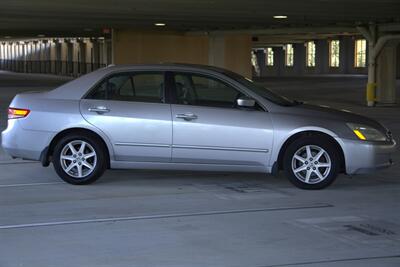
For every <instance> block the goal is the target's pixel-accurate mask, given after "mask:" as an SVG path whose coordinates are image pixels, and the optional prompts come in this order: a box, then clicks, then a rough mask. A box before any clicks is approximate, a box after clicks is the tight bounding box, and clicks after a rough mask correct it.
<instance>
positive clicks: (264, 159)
mask: <svg viewBox="0 0 400 267" xmlns="http://www.w3.org/2000/svg"><path fill="white" fill-rule="evenodd" d="M8 118H9V120H8V127H7V129H6V130H5V131H4V132H3V133H2V146H3V148H4V149H5V151H7V152H8V153H9V154H10V155H11V156H13V157H15V158H23V159H30V160H39V161H41V163H42V165H43V166H48V165H49V164H50V163H53V165H54V168H55V170H56V172H57V173H58V175H59V176H60V177H61V178H62V179H63V180H64V181H66V182H68V183H71V184H89V183H92V182H94V181H95V180H97V179H98V178H99V177H100V176H101V175H102V174H103V173H104V171H105V170H106V169H108V168H112V169H119V168H129V169H130V168H140V169H168V170H178V169H179V170H208V171H235V172H264V173H273V174H276V173H277V172H279V171H280V170H284V171H285V173H286V176H287V177H288V179H289V180H290V181H291V182H292V183H293V184H294V185H296V186H298V187H300V188H304V189H320V188H324V187H326V186H328V185H330V184H331V183H332V182H333V181H334V180H335V178H336V177H337V175H338V173H340V172H343V173H346V174H356V173H364V172H369V171H372V170H376V169H380V168H385V167H389V166H390V165H391V164H392V160H391V153H393V152H394V150H395V146H396V143H395V141H394V140H393V138H392V136H391V134H390V131H389V130H387V129H386V128H385V127H384V126H382V125H381V124H380V123H378V122H376V121H374V120H372V119H369V118H366V117H363V116H360V115H356V114H352V113H349V112H345V111H339V110H334V109H329V108H326V107H320V106H312V105H307V104H304V103H300V102H296V101H291V100H289V99H286V98H285V97H282V96H280V95H277V94H275V93H273V92H271V91H269V90H267V89H265V88H263V87H261V86H259V85H257V84H255V83H253V82H252V81H251V80H249V79H246V78H244V77H242V76H240V75H238V74H235V73H233V72H230V71H227V70H224V69H219V68H215V67H208V66H196V65H179V64H161V65H131V66H128V65H127V66H110V67H107V68H103V69H100V70H97V71H95V72H92V73H90V74H87V75H85V76H82V77H80V78H78V79H75V80H73V81H71V82H69V83H67V84H64V85H62V86H60V87H58V88H56V89H54V90H52V91H49V92H44V93H43V92H42V93H25V94H19V95H17V96H15V98H14V99H13V101H12V103H11V104H10V107H9V110H8Z"/></svg>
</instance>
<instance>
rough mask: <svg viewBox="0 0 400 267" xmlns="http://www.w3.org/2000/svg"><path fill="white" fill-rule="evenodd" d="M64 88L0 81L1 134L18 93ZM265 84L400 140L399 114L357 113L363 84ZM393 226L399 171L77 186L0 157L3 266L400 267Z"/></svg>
mask: <svg viewBox="0 0 400 267" xmlns="http://www.w3.org/2000/svg"><path fill="white" fill-rule="evenodd" d="M67 80H68V79H66V78H58V77H54V76H53V77H52V76H45V75H24V74H11V73H4V72H3V73H0V108H1V110H2V112H1V117H0V129H3V128H4V127H5V125H6V121H5V117H6V113H5V109H6V107H7V106H8V103H9V101H10V100H11V98H12V97H13V95H14V94H15V93H16V92H19V91H26V90H38V89H41V90H48V89H50V88H53V87H54V86H56V85H58V84H61V83H64V82H65V81H67ZM263 82H264V83H265V84H267V85H268V86H269V87H271V88H273V89H274V90H277V91H279V92H282V93H283V94H285V95H287V96H290V97H293V98H297V99H302V100H306V101H309V102H311V103H319V104H329V105H332V106H334V107H337V108H346V109H349V110H352V111H356V112H358V113H362V114H365V115H368V116H371V117H374V118H376V119H378V120H380V121H382V122H383V123H384V124H386V125H387V126H389V127H390V128H391V129H392V130H393V133H394V136H395V137H396V138H397V140H399V139H400V138H399V137H400V118H399V114H400V107H399V106H396V107H378V108H366V107H364V106H363V99H364V97H363V92H364V89H363V88H364V84H365V82H366V80H365V77H349V78H344V77H333V78H332V77H330V78H329V77H324V78H315V77H314V78H301V79H299V78H285V79H267V80H264V81H263ZM279 88H280V89H279ZM399 95H400V94H399ZM394 160H395V161H396V162H399V161H400V152H397V153H396V155H395V156H394ZM399 221H400V168H399V165H395V166H393V167H392V168H390V169H387V170H384V171H381V172H379V173H376V174H369V175H360V176H355V177H349V176H344V175H341V176H340V177H339V178H338V180H337V181H336V182H335V183H334V184H333V185H332V186H331V187H329V188H327V189H325V190H322V191H303V190H300V189H297V188H294V187H293V186H292V185H291V184H289V182H288V181H287V180H286V179H285V178H284V177H283V176H282V175H281V176H280V177H277V178H276V177H272V176H268V175H264V174H242V173H241V174H238V173H210V172H207V173H200V172H196V173H194V172H165V171H162V172H160V171H140V170H131V171H125V170H124V171H122V170H113V171H108V172H107V173H106V174H105V176H104V177H103V178H102V179H101V180H99V181H98V182H97V183H95V184H93V185H91V186H80V187H79V186H72V185H68V184H65V183H62V182H61V181H60V179H59V178H58V177H57V175H56V174H55V172H54V170H53V168H52V167H50V168H42V167H41V166H40V164H38V163H33V162H23V161H20V160H11V159H10V158H9V157H8V156H6V155H5V154H4V153H3V152H0V266H1V267H11V266H29V267H36V266H37V267H47V266H51V267H53V266H57V267H62V266H66V267H71V266H85V267H91V266H185V267H186V266H201V267H204V266H218V267H220V266H243V267H253V266H254V267H261V266H323V267H331V266H334V267H336V266H355V267H358V266H400V222H399Z"/></svg>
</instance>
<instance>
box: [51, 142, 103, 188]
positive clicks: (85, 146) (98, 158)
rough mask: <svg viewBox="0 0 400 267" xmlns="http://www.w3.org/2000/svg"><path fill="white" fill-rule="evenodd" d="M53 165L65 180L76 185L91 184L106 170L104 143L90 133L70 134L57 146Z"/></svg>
mask: <svg viewBox="0 0 400 267" xmlns="http://www.w3.org/2000/svg"><path fill="white" fill-rule="evenodd" d="M52 161H53V165H54V168H55V170H56V172H57V174H58V175H59V176H60V177H61V179H63V180H64V181H65V182H67V183H70V184H75V185H83V184H90V183H93V182H94V181H96V180H97V179H99V178H100V176H101V175H102V174H103V173H104V171H105V170H106V166H107V165H106V157H105V151H104V147H103V145H102V143H101V142H100V140H98V138H95V137H92V136H89V135H69V136H65V137H63V138H62V139H61V140H60V141H59V142H58V143H57V145H56V146H55V148H54V153H53V159H52Z"/></svg>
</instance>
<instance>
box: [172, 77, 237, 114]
mask: <svg viewBox="0 0 400 267" xmlns="http://www.w3.org/2000/svg"><path fill="white" fill-rule="evenodd" d="M174 77H175V88H176V95H177V101H178V104H185V105H197V106H212V107H230V108H231V107H235V106H236V99H237V98H238V97H239V96H240V95H241V93H240V92H239V91H237V90H236V89H234V88H233V87H231V86H230V85H228V84H226V83H224V82H222V81H219V80H217V79H214V78H212V77H207V76H202V75H197V74H186V73H185V74H183V73H179V74H175V76H174Z"/></svg>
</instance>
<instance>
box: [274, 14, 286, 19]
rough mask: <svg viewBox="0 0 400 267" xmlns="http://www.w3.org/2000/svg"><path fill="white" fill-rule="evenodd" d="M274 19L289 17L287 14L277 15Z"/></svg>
mask: <svg viewBox="0 0 400 267" xmlns="http://www.w3.org/2000/svg"><path fill="white" fill-rule="evenodd" d="M274 19H287V16H286V15H275V16H274Z"/></svg>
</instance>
